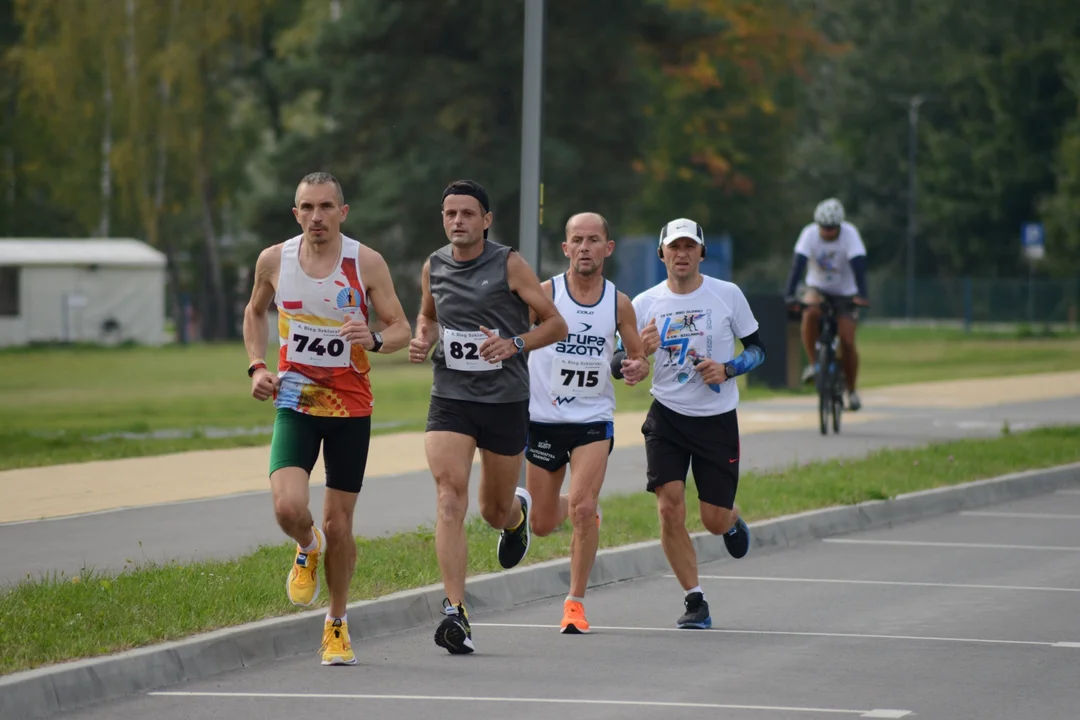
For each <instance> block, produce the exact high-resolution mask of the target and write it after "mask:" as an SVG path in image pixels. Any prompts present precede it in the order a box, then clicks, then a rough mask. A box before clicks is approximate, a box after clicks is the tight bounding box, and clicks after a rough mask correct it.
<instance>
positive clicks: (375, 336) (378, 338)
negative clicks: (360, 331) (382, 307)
mask: <svg viewBox="0 0 1080 720" xmlns="http://www.w3.org/2000/svg"><path fill="white" fill-rule="evenodd" d="M371 340H372V342H373V343H375V344H374V345H372V346H371V352H379V348H381V347H382V345H383V342H382V335H380V334H379V333H377V332H373V333H371Z"/></svg>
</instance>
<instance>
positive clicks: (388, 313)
mask: <svg viewBox="0 0 1080 720" xmlns="http://www.w3.org/2000/svg"><path fill="white" fill-rule="evenodd" d="M360 252H361V253H362V257H361V258H360V267H361V273H362V275H363V278H364V287H366V288H367V294H368V299H369V300H371V307H372V309H373V310H375V314H376V315H378V316H379V319H378V324H379V325H380V326H381V328H384V329H380V330H375V329H374V328H372V331H373V332H381V333H382V341H383V345H382V347H381V348H379V352H380V353H383V354H386V353H392V352H396V351H398V350H400V349H401V348H403V347H405V346H406V345H408V344H409V340H410V339H411V338H412V328H411V327H409V321H408V320H407V319H406V318H405V310H404V309H403V308H402V307H401V300H399V299H398V296H397V292H395V291H394V279H393V277H392V276H391V275H390V267H389V266H388V265H387V264H386V260H385V259H384V258H383V256H382V255H381V254H379V253H378V252H376V251H375V250H372V249H371V248H369V247H367V246H362V247H361V250H360Z"/></svg>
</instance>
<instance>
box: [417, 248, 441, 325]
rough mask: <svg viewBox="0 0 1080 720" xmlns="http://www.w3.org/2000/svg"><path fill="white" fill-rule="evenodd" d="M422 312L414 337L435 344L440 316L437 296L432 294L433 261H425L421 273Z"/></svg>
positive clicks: (418, 317) (418, 318)
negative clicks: (436, 306)
mask: <svg viewBox="0 0 1080 720" xmlns="http://www.w3.org/2000/svg"><path fill="white" fill-rule="evenodd" d="M420 289H421V296H420V314H419V315H417V316H416V333H415V334H414V337H416V338H418V339H421V340H423V341H424V342H425V343H428V344H429V345H434V344H435V341H436V340H437V339H438V336H439V316H438V315H437V314H436V312H435V296H433V295H432V294H431V261H430V260H428V261H427V262H425V263H424V269H423V271H422V272H421V273H420Z"/></svg>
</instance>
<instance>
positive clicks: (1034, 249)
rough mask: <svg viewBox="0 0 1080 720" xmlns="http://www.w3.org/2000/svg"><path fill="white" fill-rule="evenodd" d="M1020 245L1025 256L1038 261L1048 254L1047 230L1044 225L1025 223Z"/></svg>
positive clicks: (1022, 228) (1021, 232)
mask: <svg viewBox="0 0 1080 720" xmlns="http://www.w3.org/2000/svg"><path fill="white" fill-rule="evenodd" d="M1020 245H1021V247H1023V249H1024V254H1025V255H1027V256H1028V257H1029V258H1030V259H1032V260H1038V259H1039V258H1041V257H1042V256H1043V255H1045V254H1046V230H1045V228H1044V227H1043V224H1042V223H1037V222H1035V223H1024V225H1023V226H1022V227H1021V229H1020Z"/></svg>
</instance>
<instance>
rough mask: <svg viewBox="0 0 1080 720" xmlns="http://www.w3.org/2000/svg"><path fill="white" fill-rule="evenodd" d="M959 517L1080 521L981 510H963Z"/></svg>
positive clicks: (1076, 517) (1072, 517) (1077, 517)
mask: <svg viewBox="0 0 1080 720" xmlns="http://www.w3.org/2000/svg"><path fill="white" fill-rule="evenodd" d="M960 514H961V515H970V516H971V517H992V518H1030V519H1031V520H1080V515H1061V514H1059V513H1032V512H989V511H983V510H964V511H962V512H961V513H960Z"/></svg>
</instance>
